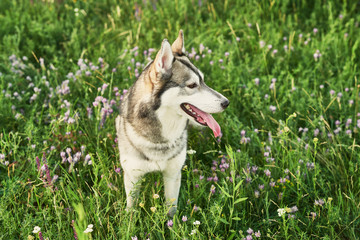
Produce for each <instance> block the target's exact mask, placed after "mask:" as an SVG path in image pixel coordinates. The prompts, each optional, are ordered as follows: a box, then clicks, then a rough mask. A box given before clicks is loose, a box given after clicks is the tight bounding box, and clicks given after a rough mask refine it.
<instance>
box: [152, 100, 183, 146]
mask: <svg viewBox="0 0 360 240" xmlns="http://www.w3.org/2000/svg"><path fill="white" fill-rule="evenodd" d="M156 115H157V118H158V120H159V122H160V123H161V132H162V136H163V138H164V139H166V140H168V141H170V142H172V141H175V140H176V139H178V138H179V137H181V135H182V134H183V132H184V131H186V130H187V125H188V120H187V118H186V117H184V116H181V115H179V114H177V112H176V111H175V110H174V109H172V108H170V107H160V108H159V109H158V110H157V111H156Z"/></svg>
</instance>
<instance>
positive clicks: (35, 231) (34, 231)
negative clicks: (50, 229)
mask: <svg viewBox="0 0 360 240" xmlns="http://www.w3.org/2000/svg"><path fill="white" fill-rule="evenodd" d="M40 230H41V228H40V227H39V226H35V227H34V230H33V231H32V232H33V233H35V234H37V233H38V232H40Z"/></svg>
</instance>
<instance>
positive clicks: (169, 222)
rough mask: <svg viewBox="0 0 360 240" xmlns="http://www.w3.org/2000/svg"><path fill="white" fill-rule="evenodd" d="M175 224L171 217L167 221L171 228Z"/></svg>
mask: <svg viewBox="0 0 360 240" xmlns="http://www.w3.org/2000/svg"><path fill="white" fill-rule="evenodd" d="M173 225H174V223H173V221H172V220H171V219H170V220H169V221H168V222H167V226H168V227H169V228H171V227H172V226H173Z"/></svg>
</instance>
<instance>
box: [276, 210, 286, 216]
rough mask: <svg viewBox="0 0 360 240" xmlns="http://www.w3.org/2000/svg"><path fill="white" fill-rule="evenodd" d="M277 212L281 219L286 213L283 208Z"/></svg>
mask: <svg viewBox="0 0 360 240" xmlns="http://www.w3.org/2000/svg"><path fill="white" fill-rule="evenodd" d="M277 212H278V215H279V217H282V216H284V214H285V213H286V209H285V208H279V209H278V210H277Z"/></svg>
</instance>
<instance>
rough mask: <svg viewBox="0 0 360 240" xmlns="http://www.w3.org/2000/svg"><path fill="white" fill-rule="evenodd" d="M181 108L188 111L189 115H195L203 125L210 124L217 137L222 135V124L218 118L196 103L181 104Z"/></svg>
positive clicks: (195, 118)
mask: <svg viewBox="0 0 360 240" xmlns="http://www.w3.org/2000/svg"><path fill="white" fill-rule="evenodd" d="M180 107H181V109H182V110H183V111H184V112H186V113H187V114H188V115H189V116H191V117H193V118H194V120H195V121H196V122H197V123H199V124H200V125H203V126H208V127H209V128H211V130H212V131H213V133H214V136H215V137H218V136H220V135H221V128H220V125H219V124H218V123H217V122H216V120H215V119H214V118H213V116H211V115H210V114H209V113H206V112H204V111H201V110H200V109H198V108H197V107H195V106H194V105H191V104H189V103H182V104H180Z"/></svg>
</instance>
